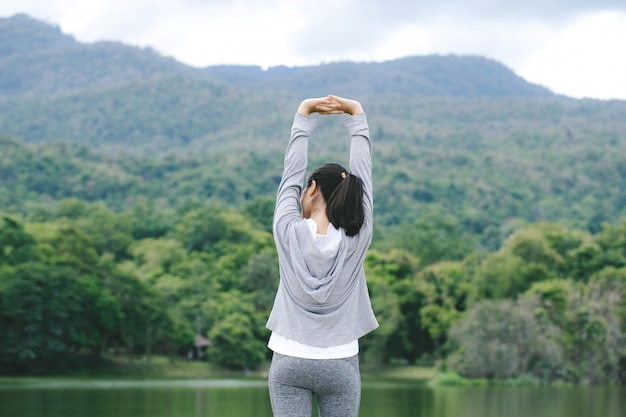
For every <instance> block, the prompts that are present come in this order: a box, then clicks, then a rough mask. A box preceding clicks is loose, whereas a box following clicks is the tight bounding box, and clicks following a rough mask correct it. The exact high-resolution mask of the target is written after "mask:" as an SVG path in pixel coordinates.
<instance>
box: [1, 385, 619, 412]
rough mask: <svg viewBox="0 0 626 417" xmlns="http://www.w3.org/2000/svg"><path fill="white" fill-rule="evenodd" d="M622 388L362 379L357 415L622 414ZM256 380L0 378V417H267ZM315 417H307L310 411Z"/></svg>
mask: <svg viewBox="0 0 626 417" xmlns="http://www.w3.org/2000/svg"><path fill="white" fill-rule="evenodd" d="M625 407H626V389H625V388H619V387H574V388H505V387H503V388H437V389H430V388H427V387H425V386H423V385H416V384H410V383H392V382H389V381H366V382H364V384H363V395H362V401H361V413H360V416H361V417H374V416H376V417H380V416H384V417H400V416H411V417H421V416H423V417H426V416H428V417H459V416H463V417H502V416H506V417H623V416H624V415H626V408H625ZM271 415H272V413H271V407H270V404H269V396H268V393H267V384H266V381H264V380H200V381H94V380H84V381H80V380H58V379H56V380H54V379H40V380H38V379H32V380H25V379H19V380H4V381H0V416H2V417H44V416H45V417H85V416H89V417H131V416H132V417H166V416H167V417H207V416H219V417H234V416H237V417H242V416H255V417H257V416H258V417H271ZM314 415H315V414H314Z"/></svg>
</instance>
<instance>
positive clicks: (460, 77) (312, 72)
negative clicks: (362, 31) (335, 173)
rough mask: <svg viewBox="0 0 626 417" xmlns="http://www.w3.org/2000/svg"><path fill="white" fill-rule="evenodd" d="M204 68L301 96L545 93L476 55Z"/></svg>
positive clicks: (236, 81)
mask: <svg viewBox="0 0 626 417" xmlns="http://www.w3.org/2000/svg"><path fill="white" fill-rule="evenodd" d="M205 71H206V73H207V74H210V75H211V76H213V77H215V78H216V79H218V80H220V81H223V82H225V83H227V84H230V85H236V86H240V87H244V88H248V89H256V90H261V91H266V92H275V91H301V92H302V93H303V95H305V96H319V95H324V94H325V93H324V92H326V91H333V92H336V93H335V94H337V95H346V96H352V97H368V96H373V95H387V94H396V95H401V96H426V97H551V96H553V95H554V94H553V93H552V92H551V91H550V90H548V89H547V88H545V87H542V86H539V85H536V84H531V83H529V82H527V81H525V80H524V79H522V78H521V77H519V76H517V75H516V74H515V73H514V72H513V71H511V70H510V69H509V68H507V67H505V66H504V65H502V64H500V63H498V62H496V61H493V60H491V59H487V58H482V57H476V56H457V55H447V56H440V55H432V56H414V57H407V58H402V59H396V60H392V61H386V62H381V63H355V62H337V63H330V64H324V65H318V66H307V67H296V68H288V67H285V66H279V67H272V68H269V69H268V70H265V71H264V70H262V69H261V68H260V67H253V66H212V67H208V68H205Z"/></svg>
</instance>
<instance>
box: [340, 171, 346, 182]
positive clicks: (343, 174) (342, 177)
mask: <svg viewBox="0 0 626 417" xmlns="http://www.w3.org/2000/svg"><path fill="white" fill-rule="evenodd" d="M341 179H344V180H345V179H346V173H345V172H342V173H341Z"/></svg>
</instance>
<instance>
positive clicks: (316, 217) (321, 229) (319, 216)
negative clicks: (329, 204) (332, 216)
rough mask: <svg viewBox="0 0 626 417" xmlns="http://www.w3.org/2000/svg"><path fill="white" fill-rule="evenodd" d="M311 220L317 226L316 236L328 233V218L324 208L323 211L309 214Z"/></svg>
mask: <svg viewBox="0 0 626 417" xmlns="http://www.w3.org/2000/svg"><path fill="white" fill-rule="evenodd" d="M309 218H310V219H311V220H313V221H314V222H315V224H316V225H317V234H318V235H325V234H327V233H328V226H329V225H330V220H328V216H327V215H326V208H324V210H323V211H322V210H314V211H313V212H312V213H311V217H309Z"/></svg>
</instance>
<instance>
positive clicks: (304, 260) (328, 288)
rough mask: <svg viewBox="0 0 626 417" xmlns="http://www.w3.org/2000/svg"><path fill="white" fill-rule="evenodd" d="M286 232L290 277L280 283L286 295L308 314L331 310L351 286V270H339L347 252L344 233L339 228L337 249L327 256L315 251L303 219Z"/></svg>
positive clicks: (313, 242)
mask: <svg viewBox="0 0 626 417" xmlns="http://www.w3.org/2000/svg"><path fill="white" fill-rule="evenodd" d="M290 229H291V230H290V231H289V234H290V235H291V236H290V237H289V252H290V253H291V256H290V262H291V267H292V271H293V274H294V275H293V276H291V277H287V279H286V280H285V281H286V282H284V284H285V285H286V287H287V288H286V289H287V290H288V291H289V293H290V294H291V295H292V296H293V298H294V299H295V300H296V301H297V302H298V303H300V304H301V306H302V307H303V308H305V309H307V310H309V311H315V310H318V309H321V310H324V309H326V308H331V309H332V307H333V306H334V305H336V304H340V303H342V302H343V301H345V298H346V297H347V296H348V295H349V294H350V288H351V286H352V285H354V284H355V283H354V282H353V281H354V279H353V276H352V275H354V274H353V272H354V271H344V270H343V268H344V265H345V259H346V256H347V255H348V252H349V248H348V242H347V241H348V240H349V238H346V236H345V232H344V231H343V230H342V229H340V232H341V242H340V244H339V248H338V250H337V252H336V253H334V254H331V255H329V254H324V253H322V252H321V251H320V250H319V249H318V247H317V245H316V244H315V240H314V237H313V235H312V234H311V233H310V230H309V226H308V225H307V223H306V221H305V220H302V221H297V222H294V223H293V224H292V226H291V227H290ZM346 272H348V273H347V274H346Z"/></svg>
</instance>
